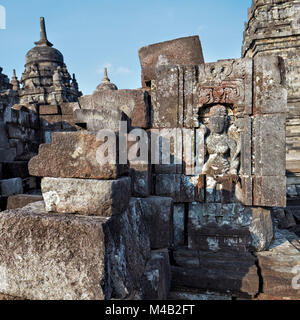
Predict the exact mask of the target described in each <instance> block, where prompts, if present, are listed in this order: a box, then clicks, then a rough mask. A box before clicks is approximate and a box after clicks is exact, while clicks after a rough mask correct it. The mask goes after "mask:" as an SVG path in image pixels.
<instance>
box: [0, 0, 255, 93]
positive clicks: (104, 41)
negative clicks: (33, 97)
mask: <svg viewBox="0 0 300 320" xmlns="http://www.w3.org/2000/svg"><path fill="white" fill-rule="evenodd" d="M251 2H252V0H213V1H207V0H185V1H184V0H172V1H171V0H149V1H145V0H84V1H83V0H26V1H24V0H0V5H3V6H4V7H5V8H6V12H7V17H6V20H7V28H6V30H0V40H1V50H0V66H2V67H3V69H4V71H3V72H4V73H6V74H8V75H9V76H10V77H11V74H12V69H13V68H15V69H16V71H17V76H18V77H19V78H20V76H21V74H22V72H23V71H24V63H25V54H26V53H27V51H28V50H30V49H31V48H32V47H33V46H34V44H33V42H34V41H37V40H39V17H41V16H44V17H45V19H46V27H47V33H48V39H49V41H50V42H52V43H53V44H54V47H55V48H57V49H58V50H60V51H61V52H62V53H63V55H64V57H65V62H66V64H67V67H68V70H69V72H70V73H73V72H75V73H76V75H77V79H78V82H79V86H80V89H81V90H82V91H83V93H84V94H91V93H92V92H93V90H94V89H95V88H96V86H97V85H98V84H99V83H100V82H101V79H102V75H103V68H104V67H105V66H107V67H108V69H109V76H110V78H111V80H112V82H114V83H115V84H116V85H117V86H118V87H119V88H120V89H125V88H130V89H133V88H138V87H140V86H141V80H140V64H139V59H138V50H139V49H140V48H141V47H143V46H145V45H148V44H152V43H156V42H161V41H165V40H171V39H175V38H179V37H184V36H190V35H199V36H200V40H201V43H202V47H203V53H204V58H205V61H206V62H212V61H216V60H218V59H227V58H239V57H240V55H241V45H242V36H243V31H244V22H245V21H246V19H247V8H248V7H249V6H250V5H251Z"/></svg>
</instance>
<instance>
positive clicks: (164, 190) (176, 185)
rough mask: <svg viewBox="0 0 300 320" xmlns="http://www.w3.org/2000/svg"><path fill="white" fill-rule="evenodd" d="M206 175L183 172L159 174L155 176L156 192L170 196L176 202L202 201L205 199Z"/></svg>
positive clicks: (158, 194)
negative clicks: (183, 173) (187, 174)
mask: <svg viewBox="0 0 300 320" xmlns="http://www.w3.org/2000/svg"><path fill="white" fill-rule="evenodd" d="M203 179H204V176H203V175H200V176H192V177H190V176H185V175H182V174H158V175H156V176H155V194H156V195H157V196H162V197H170V198H172V199H173V200H174V202H194V201H199V202H202V201H203V200H204V180H203Z"/></svg>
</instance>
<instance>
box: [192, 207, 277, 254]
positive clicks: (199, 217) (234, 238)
mask: <svg viewBox="0 0 300 320" xmlns="http://www.w3.org/2000/svg"><path fill="white" fill-rule="evenodd" d="M272 240H273V225H272V219H271V213H270V210H267V209H264V208H246V207H244V206H242V205H240V204H228V205H222V204H220V203H219V204H218V203H208V204H201V203H196V202H195V203H192V204H190V208H189V222H188V241H189V248H190V249H195V250H199V249H200V250H209V251H214V252H220V251H224V250H228V249H235V250H242V251H245V250H246V251H247V250H249V249H250V250H251V249H252V250H255V251H264V250H268V248H269V246H270V244H271V241H272Z"/></svg>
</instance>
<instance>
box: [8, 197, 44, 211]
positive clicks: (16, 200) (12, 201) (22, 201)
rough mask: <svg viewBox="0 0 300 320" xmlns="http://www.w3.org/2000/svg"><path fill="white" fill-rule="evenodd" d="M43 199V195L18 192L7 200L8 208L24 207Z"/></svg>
mask: <svg viewBox="0 0 300 320" xmlns="http://www.w3.org/2000/svg"><path fill="white" fill-rule="evenodd" d="M39 201H43V197H42V196H38V195H31V194H18V195H15V196H10V197H9V198H8V200H7V210H11V209H19V208H24V207H25V206H27V205H28V204H30V203H34V202H39Z"/></svg>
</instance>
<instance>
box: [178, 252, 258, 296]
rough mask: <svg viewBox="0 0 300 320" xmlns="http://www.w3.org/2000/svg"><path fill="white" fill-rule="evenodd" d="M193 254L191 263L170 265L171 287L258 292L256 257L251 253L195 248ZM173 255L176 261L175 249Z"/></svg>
mask: <svg viewBox="0 0 300 320" xmlns="http://www.w3.org/2000/svg"><path fill="white" fill-rule="evenodd" d="M192 254H193V257H195V258H197V261H195V263H194V266H191V265H189V266H187V265H185V266H172V286H173V287H174V288H194V289H201V290H204V291H207V290H209V291H213V292H219V293H227V294H228V293H230V294H238V295H244V296H252V297H253V296H255V295H256V294H257V293H258V291H259V278H258V274H257V267H256V265H255V261H256V259H255V257H253V256H252V255H251V254H250V253H243V254H237V253H236V252H227V253H224V252H223V253H221V252H219V253H217V254H215V253H209V252H204V251H197V253H195V252H193V253H192ZM179 256H180V254H179ZM174 257H175V261H176V262H177V259H178V255H176V253H175V256H174ZM179 263H180V262H179Z"/></svg>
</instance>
